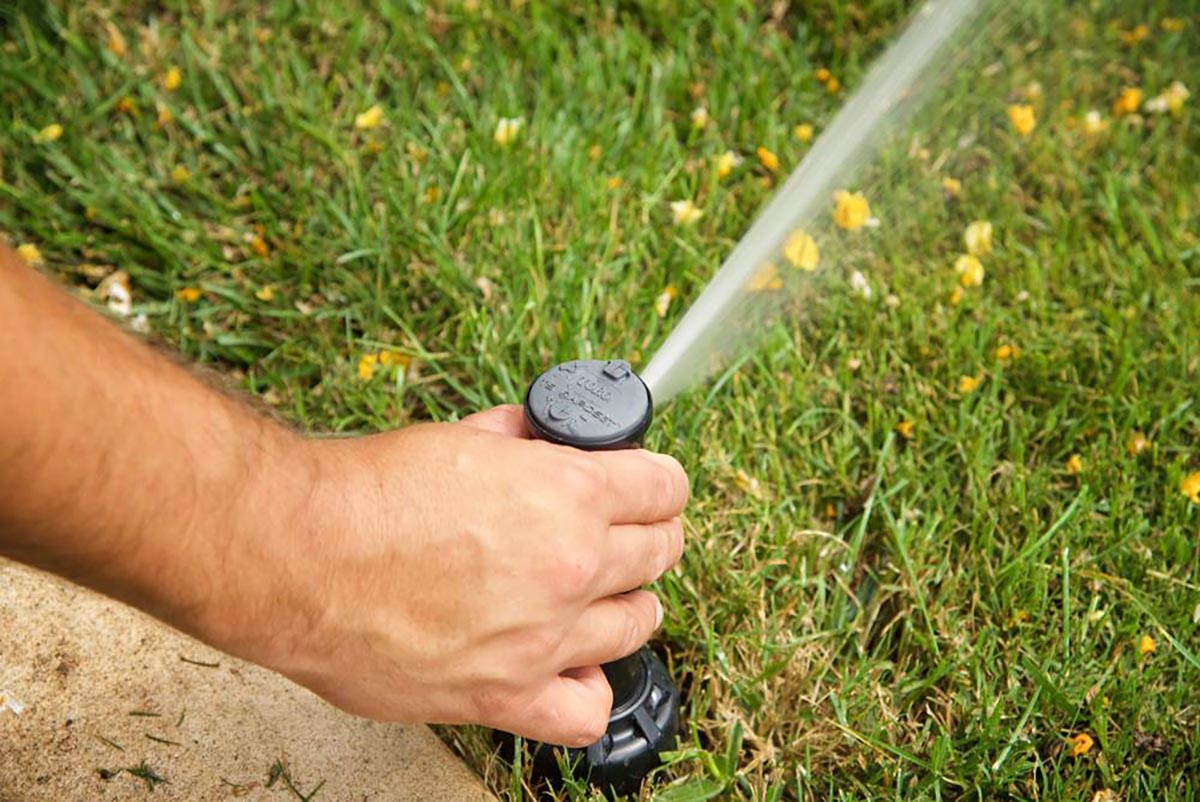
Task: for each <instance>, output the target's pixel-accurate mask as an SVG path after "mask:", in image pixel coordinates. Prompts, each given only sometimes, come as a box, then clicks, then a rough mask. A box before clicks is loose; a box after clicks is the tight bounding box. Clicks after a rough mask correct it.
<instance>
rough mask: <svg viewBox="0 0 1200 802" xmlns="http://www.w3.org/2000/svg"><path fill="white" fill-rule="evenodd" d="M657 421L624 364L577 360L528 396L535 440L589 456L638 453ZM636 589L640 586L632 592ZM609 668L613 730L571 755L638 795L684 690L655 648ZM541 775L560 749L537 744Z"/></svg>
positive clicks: (550, 769) (549, 772) (670, 739)
mask: <svg viewBox="0 0 1200 802" xmlns="http://www.w3.org/2000/svg"><path fill="white" fill-rule="evenodd" d="M653 416H654V402H653V400H652V399H651V397H650V390H649V389H648V388H647V387H646V385H645V383H644V382H643V381H642V380H641V378H640V377H639V376H638V375H637V374H636V373H634V372H633V369H632V368H630V366H629V363H628V362H624V361H622V360H619V359H613V360H608V361H603V360H576V361H573V362H564V363H562V364H561V365H556V366H555V367H553V368H550V369H549V370H547V371H546V372H545V373H543V374H542V375H540V376H538V377H537V378H536V379H534V381H533V383H532V384H530V385H529V390H528V392H527V393H526V394H525V419H526V420H527V421H528V423H529V429H530V431H531V432H532V433H533V435H534V436H535V437H538V438H540V439H542V440H548V441H549V442H552V443H557V444H559V445H564V446H572V447H574V448H580V449H583V450H585V451H605V450H614V449H621V448H637V447H638V446H639V445H640V444H641V441H642V436H643V435H644V434H645V433H646V429H647V428H649V426H650V421H651V419H652V418H653ZM630 590H635V588H630ZM601 668H602V669H603V670H604V676H605V677H606V678H607V679H608V683H609V685H610V686H611V687H612V692H613V707H612V712H611V713H610V714H609V717H608V731H607V732H605V733H604V735H603V736H602V737H601V738H600V740H598V741H596V742H595V743H594V744H592V745H591V746H588V747H587V748H585V749H572V750H568V760H569V761H570V762H571V763H573V764H574V765H575V769H574V774H575V775H577V776H581V777H587V778H588V780H589V781H590V782H592V783H593V784H594V785H596V786H598V787H600V788H602V789H604V790H605V791H606V792H608V793H610V794H636V793H637V790H638V788H639V787H640V786H641V783H642V780H643V779H644V778H645V776H646V775H647V774H649V773H650V771H651V770H652V769H654V768H655V767H656V766H658V765H659V763H660V759H659V754H660V753H661V752H663V751H665V750H667V749H671V748H672V747H673V746H674V743H675V736H676V734H677V731H678V728H679V691H678V689H676V687H675V684H674V683H673V682H672V681H671V677H670V675H669V674H668V673H667V668H666V666H664V665H663V662H662V660H660V659H659V657H658V655H656V654H655V653H654V652H653V651H652V650H651V649H650V647H649V646H643V647H642V648H641V649H639V650H638V651H636V652H634V653H633V654H631V655H629V656H628V657H623V658H621V659H620V660H615V661H613V662H611V663H606V664H604V665H603V666H601ZM532 752H533V755H534V771H535V773H536V774H538V775H540V776H542V777H545V778H550V779H553V778H554V777H555V776H556V774H557V763H556V761H555V759H554V755H553V753H552V750H550V749H547V748H545V747H544V746H541V745H537V746H534V748H533V750H532Z"/></svg>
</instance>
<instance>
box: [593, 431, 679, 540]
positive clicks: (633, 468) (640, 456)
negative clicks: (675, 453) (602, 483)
mask: <svg viewBox="0 0 1200 802" xmlns="http://www.w3.org/2000/svg"><path fill="white" fill-rule="evenodd" d="M589 456H591V457H592V458H594V459H596V460H599V461H600V463H601V464H602V465H603V466H604V469H605V473H606V474H607V477H608V488H607V490H608V497H609V500H610V505H611V506H610V508H609V522H610V523H614V524H648V523H657V522H658V521H667V520H670V519H671V518H674V517H675V516H676V515H679V513H681V512H682V511H683V508H684V506H685V505H686V504H687V500H688V492H689V489H688V477H687V473H686V472H685V471H684V470H683V466H682V465H680V464H679V461H678V460H676V459H675V458H674V457H671V456H668V455H666V454H657V453H655V452H653V451H645V450H643V449H629V450H625V451H593V452H589Z"/></svg>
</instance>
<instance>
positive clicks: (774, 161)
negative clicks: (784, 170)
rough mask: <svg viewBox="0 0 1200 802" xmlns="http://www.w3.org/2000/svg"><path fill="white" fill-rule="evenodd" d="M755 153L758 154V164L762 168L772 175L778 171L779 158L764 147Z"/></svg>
mask: <svg viewBox="0 0 1200 802" xmlns="http://www.w3.org/2000/svg"><path fill="white" fill-rule="evenodd" d="M755 153H756V154H758V162H759V164H761V165H762V166H763V167H765V168H767V169H768V170H769V171H771V172H772V173H773V172H775V171H776V170H778V169H779V157H778V156H776V155H775V154H774V153H772V152H771V151H769V150H767V149H766V148H764V147H760V148H759V149H758V150H756V151H755Z"/></svg>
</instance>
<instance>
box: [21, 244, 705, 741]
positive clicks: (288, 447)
mask: <svg viewBox="0 0 1200 802" xmlns="http://www.w3.org/2000/svg"><path fill="white" fill-rule="evenodd" d="M0 343H3V346H2V347H0V409H3V410H4V414H3V415H0V555H3V556H6V557H9V558H11V559H14V560H17V561H20V562H23V563H26V564H28V565H32V566H36V567H39V568H41V569H44V570H46V571H51V572H53V573H56V574H59V575H61V576H63V577H66V578H67V579H69V580H72V581H74V582H77V583H79V584H82V585H86V586H88V587H91V588H93V589H95V590H98V591H100V592H102V593H105V594H108V595H109V596H112V597H114V598H116V599H120V600H122V601H124V602H126V603H128V604H131V605H134V606H136V607H138V608H140V609H142V610H145V611H146V612H149V613H151V614H152V615H154V616H157V617H158V618H159V619H161V620H162V621H164V622H166V623H167V624H170V625H171V626H173V627H176V628H178V629H180V630H182V631H184V632H187V633H189V634H190V635H192V636H194V637H196V638H199V639H200V640H203V641H205V642H207V643H210V644H212V645H214V646H216V647H217V648H219V649H222V650H224V651H226V652H228V653H230V654H233V655H236V656H238V657H241V658H244V659H247V660H250V661H253V662H255V663H258V664H260V665H263V666H266V667H268V668H271V669H273V670H275V671H278V672H280V673H282V674H284V675H285V676H287V677H289V678H291V679H292V680H294V681H296V682H298V683H300V684H301V685H304V686H306V687H308V688H310V689H311V690H313V691H315V692H316V693H318V694H320V695H321V696H323V697H324V698H326V699H328V700H329V701H330V702H332V703H334V704H335V705H337V706H339V707H341V708H343V709H345V710H347V711H350V712H352V713H356V714H359V715H363V716H368V717H371V718H375V719H380V720H388V721H403V722H439V723H468V722H470V723H479V724H484V725H487V726H490V727H496V728H500V729H504V730H507V731H509V732H514V733H517V734H520V735H525V736H527V737H530V738H535V739H537V740H540V741H545V742H548V743H555V744H563V745H567V746H583V745H586V744H589V743H592V742H594V741H595V740H596V739H597V738H599V737H600V735H602V734H603V732H604V729H605V726H606V724H607V718H608V713H609V709H610V707H611V704H612V694H611V691H610V689H609V687H608V683H607V681H606V680H605V679H604V675H603V673H602V672H601V671H600V669H599V664H600V663H603V662H607V661H610V660H613V659H616V658H618V657H622V656H624V655H626V654H629V653H631V652H633V651H635V650H636V649H637V648H638V647H640V646H641V645H642V644H643V643H645V642H646V640H647V639H648V638H649V637H650V636H651V635H652V634H653V632H654V630H655V629H656V628H657V626H658V625H659V624H660V623H661V620H662V608H661V605H660V604H659V602H658V600H657V599H656V598H655V596H654V595H653V594H652V593H650V592H648V591H644V590H636V588H640V587H641V586H643V585H645V584H647V583H650V582H652V581H654V580H655V579H657V578H658V577H659V576H660V575H662V573H663V572H665V571H666V570H668V569H669V568H670V567H671V566H673V565H674V564H675V563H676V562H677V561H678V559H679V557H680V555H681V553H682V550H683V533H682V528H681V526H680V523H679V518H678V516H679V514H680V512H681V511H682V510H683V507H684V505H685V503H686V501H687V496H688V484H687V476H686V474H685V473H684V471H683V469H682V468H681V467H680V466H679V464H678V463H677V462H676V461H675V460H674V459H672V458H670V457H668V456H664V455H659V454H654V453H652V452H649V451H645V450H639V451H617V452H604V453H585V452H582V451H577V450H574V449H570V448H564V447H561V446H555V445H551V444H548V443H544V442H540V441H535V440H531V439H530V438H529V434H528V432H527V431H526V429H525V424H524V421H523V418H522V415H521V410H520V408H519V407H516V406H502V407H497V408H495V409H491V410H488V411H485V412H481V413H478V414H476V415H472V416H470V417H468V418H466V419H464V420H462V421H460V422H457V423H433V424H422V425H417V426H411V427H408V428H406V429H402V430H398V431H394V432H388V433H384V434H378V435H373V436H367V437H359V438H352V439H317V438H306V437H302V436H300V435H298V434H296V433H294V432H292V431H291V430H289V429H287V428H286V427H284V426H281V425H279V424H277V423H275V422H273V421H271V420H269V419H267V418H265V417H262V416H260V415H258V414H256V413H255V412H253V411H252V410H251V409H249V408H248V407H246V406H245V405H243V404H241V403H239V402H237V401H236V400H234V399H232V398H230V397H227V396H225V395H223V394H221V393H219V392H217V391H215V390H213V389H212V388H210V387H209V386H207V385H206V384H204V383H203V382H201V381H200V380H198V379H197V378H195V377H194V376H192V375H191V374H190V373H189V372H188V371H186V370H184V369H182V368H180V367H179V366H177V365H176V364H174V363H173V362H171V361H170V360H169V359H168V358H166V357H165V356H163V355H162V354H160V353H158V352H156V351H155V350H154V349H152V348H150V347H149V346H148V345H146V344H144V343H142V342H141V341H139V340H137V339H135V338H133V337H131V336H130V335H128V334H126V333H125V332H123V331H121V330H120V329H119V328H118V327H116V326H115V325H113V324H111V323H110V322H108V321H107V320H105V319H104V318H102V317H101V316H100V315H97V314H96V313H94V312H92V311H91V310H89V309H87V308H86V307H85V306H84V305H82V304H80V303H78V302H76V301H74V300H72V299H71V298H70V297H68V296H67V295H66V294H65V293H63V292H62V291H61V290H59V289H58V288H56V287H55V286H53V285H52V284H51V283H50V282H49V281H48V280H47V279H45V278H43V277H42V276H40V275H38V274H37V272H36V271H34V270H32V269H31V268H29V267H28V266H26V265H25V264H24V263H23V262H21V261H20V260H19V259H17V258H16V257H15V256H14V255H13V254H12V253H11V252H10V251H7V250H4V249H2V248H0Z"/></svg>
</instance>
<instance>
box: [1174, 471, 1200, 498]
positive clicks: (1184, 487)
mask: <svg viewBox="0 0 1200 802" xmlns="http://www.w3.org/2000/svg"><path fill="white" fill-rule="evenodd" d="M1179 492H1181V493H1183V494H1184V495H1185V496H1187V497H1188V498H1189V499H1191V501H1192V503H1193V504H1200V471H1196V472H1195V473H1191V474H1188V475H1187V476H1185V477H1183V479H1182V480H1181V481H1180V482H1179Z"/></svg>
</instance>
